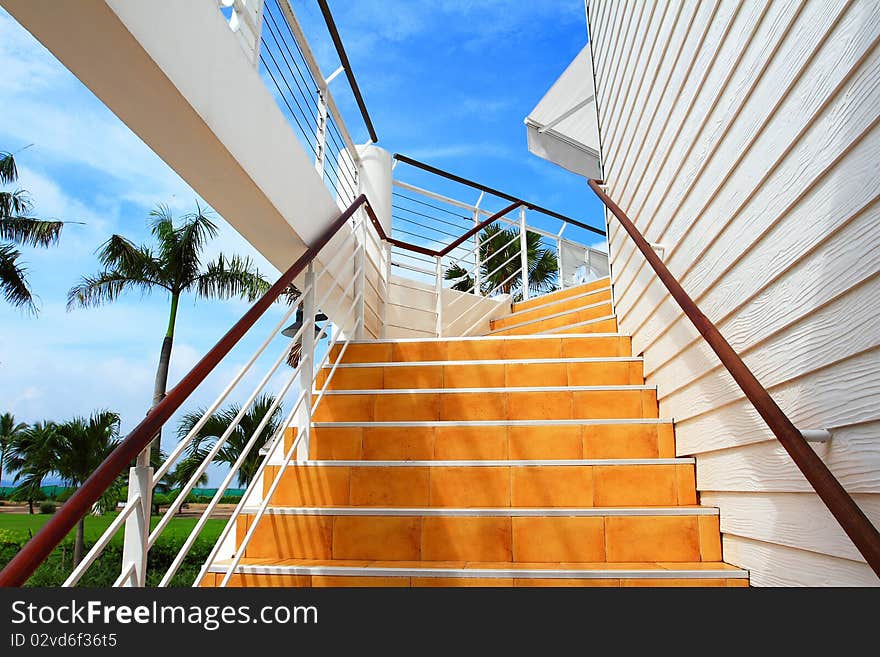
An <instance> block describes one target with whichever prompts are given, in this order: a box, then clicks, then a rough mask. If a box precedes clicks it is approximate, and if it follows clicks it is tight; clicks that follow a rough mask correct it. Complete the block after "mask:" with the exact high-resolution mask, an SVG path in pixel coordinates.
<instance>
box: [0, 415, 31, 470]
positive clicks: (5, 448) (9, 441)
mask: <svg viewBox="0 0 880 657" xmlns="http://www.w3.org/2000/svg"><path fill="white" fill-rule="evenodd" d="M26 429H27V425H26V424H25V423H24V422H16V421H15V416H13V415H12V413H4V414H3V415H0V482H2V481H3V466H5V465H6V459H7V458H9V457H10V456H11V455H12V448H13V447H12V446H13V445H14V444H15V442H16V441H17V440H18V439H19V437H20V436H21V435H22V434H23V433H24V432H25V430H26Z"/></svg>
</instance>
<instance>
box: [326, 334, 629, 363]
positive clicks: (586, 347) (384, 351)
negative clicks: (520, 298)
mask: <svg viewBox="0 0 880 657" xmlns="http://www.w3.org/2000/svg"><path fill="white" fill-rule="evenodd" d="M584 332H586V331H584ZM610 332H612V333H613V332H614V331H610ZM341 349H342V347H341V346H339V345H337V346H335V347H333V349H332V350H331V352H330V353H331V360H332V361H335V360H336V358H337V357H338V356H339V352H340V350H341ZM631 355H632V346H631V343H630V338H629V337H626V336H616V335H614V336H596V337H586V338H536V339H528V338H517V339H507V340H504V339H494V338H493V339H485V340H439V341H434V342H376V343H356V344H350V345H348V348H347V349H346V350H345V355H344V357H343V359H342V362H344V363H387V362H424V361H438V360H510V359H514V358H520V359H524V358H614V357H621V356H631Z"/></svg>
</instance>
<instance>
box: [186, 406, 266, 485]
mask: <svg viewBox="0 0 880 657" xmlns="http://www.w3.org/2000/svg"><path fill="white" fill-rule="evenodd" d="M274 402H275V398H274V397H273V396H272V395H260V396H259V397H258V398H257V399H256V400H255V401H254V403H253V404H252V405H251V407H250V408H249V409H248V410H247V412H246V413H245V414H244V416H243V417H242V418H241V422H239V423H238V426H237V427H236V428H235V430H234V431H233V432H232V433H231V434H230V435H229V437H228V438H227V440H226V443H225V444H224V445H223V447H222V448H220V451H219V452H218V453H217V456H216V457H214V462H219V463H225V464H227V465H230V466H231V465H232V464H233V463H235V462H236V461H237V460H238V457H239V456H241V454H242V452H243V451H244V447H245V445H247V443H248V441H249V440H250V439H251V436H253V435H254V433H255V432H256V430H257V428H258V426H259V424H260V422H261V421H262V420H263V418H264V417H265V415H266V414H267V413H268V412H269V408H270V407H271V406H272V404H273V403H274ZM240 411H241V406H239V405H238V404H230V405H229V406H227V407H226V408H223V409H221V410H219V411H217V412H216V413H214V414H213V415H212V416H211V417H210V418H208V421H207V422H206V423H205V425H204V426H203V427H202V428H201V430H200V431H199V433H198V434H197V435H196V437H195V439H194V440H193V442H192V444H191V445H190V448H189V454H188V455H187V457H186V458H185V459H184V460H182V461H181V462H180V464H178V467H177V468H176V470H175V472H176V473H177V474H178V476H179V477H181V481H184V482H185V481H189V478H190V477H191V476H192V475H193V474H194V473H195V471H196V469H197V468H198V466H199V464H200V463H201V462H202V461H204V460H205V457H206V456H207V454H208V452H209V451H210V450H211V448H212V447H213V446H214V445H215V444H216V443H217V440H219V438H220V436H222V435H223V433H224V432H225V431H226V429H228V428H229V426H230V425H231V424H232V421H233V420H234V419H235V416H236V415H238V413H239V412H240ZM203 415H204V410H203V409H199V410H196V411H195V412H193V413H187V414H186V415H184V416H183V418H182V419H181V421H180V424H179V425H178V428H177V435H178V437H179V438H181V439H183V438H184V437H185V436H186V435H187V434H188V433H189V432H190V431H192V428H193V427H194V426H195V425H196V422H198V421H199V419H200V418H201V417H202V416H203ZM282 415H283V411H282V410H281V404H278V406H277V407H276V408H275V410H274V411H273V412H272V415H271V417H270V418H269V420H268V421H267V422H266V425H265V426H264V427H263V429H262V431H260V433H259V435H258V438H257V441H256V443H255V444H254V446H253V447H252V448H251V450H250V451H249V452H248V455H247V457H246V458H245V460H244V462H243V463H242V465H241V468H240V469H239V471H238V485H239V486H240V487H242V488H246V487H247V486H248V485H249V484H250V483H251V481H252V480H253V478H254V476H255V475H256V473H257V469H258V468H259V466H260V460H261V457H260V449H262V448H263V447H266V446H268V443H269V441H270V440H271V438H272V436H274V435H275V434H276V433H277V432H278V430H279V428H280V426H281V418H282Z"/></svg>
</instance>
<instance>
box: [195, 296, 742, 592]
mask: <svg viewBox="0 0 880 657" xmlns="http://www.w3.org/2000/svg"><path fill="white" fill-rule="evenodd" d="M616 330H617V325H616V319H615V317H614V312H613V308H612V302H611V292H610V284H609V281H608V279H603V280H600V281H596V282H593V283H590V284H587V285H583V286H580V287H577V288H572V289H568V290H564V291H560V292H555V293H552V294H548V295H545V296H542V297H539V298H536V299H532V300H529V301H526V302H524V303H519V304H515V305H514V307H513V312H511V313H510V314H509V315H507V316H505V317H502V318H500V319H497V320H495V321H494V322H492V325H491V330H490V332H489V334H488V335H486V336H484V337H477V338H448V339H413V340H395V341H390V340H388V341H383V340H378V341H376V340H374V341H364V342H356V343H352V344H350V345H349V347H348V349H347V351H346V352H345V354H344V358H343V361H342V363H341V364H340V365H339V367H338V368H337V370H336V372H335V373H334V374H333V376H332V378H331V381H330V384H329V389H328V392H327V394H326V396H325V397H324V399H323V401H322V402H321V404H320V405H319V407H318V409H317V412H316V415H315V417H314V420H315V421H314V424H313V432H312V438H311V444H310V459H311V460H310V461H308V462H300V463H294V464H291V465H290V466H289V467H288V468H287V470H286V472H285V473H284V475H283V479H282V482H281V485H280V487H279V488H278V489H277V490H276V492H275V494H274V496H273V498H272V500H271V506H270V507H269V509H268V513H267V514H266V515H265V516H264V517H263V519H262V520H261V521H260V523H259V525H258V527H257V528H256V530H255V533H254V536H253V539H252V540H251V541H250V544H249V545H248V547H247V550H246V553H245V555H244V558H243V559H242V561H241V565H240V567H239V569H238V571H237V572H236V574H234V575H233V576H232V578H231V579H230V582H229V584H230V585H237V586H747V585H748V573H747V572H746V571H743V570H740V569H738V568H735V567H733V566H730V565H728V564H725V563H723V562H722V555H721V537H720V531H719V525H718V511H717V509H713V508H707V507H701V506H698V505H697V494H696V487H695V481H694V461H693V459H690V458H676V457H675V444H674V433H673V426H672V423H671V421H669V420H663V419H659V418H658V406H657V397H656V391H655V390H654V389H653V388H651V387H649V386H645V385H644V378H643V372H642V361H641V359H640V358H636V357H633V356H632V355H631V346H630V339H629V338H628V337H626V336H622V335H619V334H617V333H616ZM326 375H327V372H323V373H322V376H324V377H326ZM321 383H323V381H322V380H321V379H319V384H321ZM292 439H293V436H292V435H288V436H287V440H288V441H291V440H292ZM288 444H289V443H288ZM276 471H277V467H276V466H270V467H269V468H268V471H267V473H266V477H265V479H267V480H269V481H271V480H272V478H273V477H274V474H275V472H276ZM265 485H266V487H268V484H265ZM252 519H253V514H250V515H248V514H245V515H244V516H243V517H241V518H240V519H239V525H238V540H239V541H240V540H241V538H242V537H243V536H244V533H245V532H246V531H247V529H248V525H249V523H250V522H251V521H252ZM224 566H225V562H222V561H220V562H217V563H216V564H214V565H213V566H212V567H211V568H210V569H209V571H208V573H207V575H206V576H205V578H204V579H203V580H202V582H201V584H202V586H214V585H218V584H220V582H221V581H222V579H223V577H224V575H225V572H226V569H225V567H224Z"/></svg>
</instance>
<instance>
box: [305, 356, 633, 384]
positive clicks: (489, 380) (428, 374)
mask: <svg viewBox="0 0 880 657" xmlns="http://www.w3.org/2000/svg"><path fill="white" fill-rule="evenodd" d="M328 374H329V371H328V370H327V369H326V368H325V369H324V370H322V371H321V372H320V373H319V375H318V382H317V387H318V388H319V389H320V388H322V387H323V386H324V383H325V382H326V380H327V375H328ZM644 381H645V380H644V376H643V373H642V363H641V361H622V362H620V361H619V362H614V361H606V362H598V363H508V364H497V365H496V364H492V365H479V364H474V365H470V364H468V365H461V364H459V365H417V366H414V367H401V366H395V367H350V368H346V367H343V368H337V369H336V372H334V374H333V377H332V378H331V379H330V383H329V385H328V386H327V389H328V390H376V389H386V390H389V389H400V388H403V389H414V388H480V387H486V388H504V387H518V386H519V387H521V386H566V385H570V386H584V385H596V386H603V385H642V384H643V383H644Z"/></svg>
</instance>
